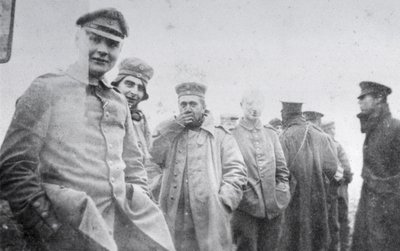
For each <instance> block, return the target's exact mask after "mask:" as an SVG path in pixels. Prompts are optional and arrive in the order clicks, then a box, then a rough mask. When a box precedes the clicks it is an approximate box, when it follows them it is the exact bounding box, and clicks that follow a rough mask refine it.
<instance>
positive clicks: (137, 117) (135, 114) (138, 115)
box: [131, 109, 144, 121]
mask: <svg viewBox="0 0 400 251" xmlns="http://www.w3.org/2000/svg"><path fill="white" fill-rule="evenodd" d="M143 116H144V114H143V112H142V111H141V110H139V109H132V110H131V117H132V119H133V120H134V121H141V120H142V119H143Z"/></svg>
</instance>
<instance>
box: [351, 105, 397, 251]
mask: <svg viewBox="0 0 400 251" xmlns="http://www.w3.org/2000/svg"><path fill="white" fill-rule="evenodd" d="M358 117H359V119H360V121H361V131H362V132H363V133H365V134H366V136H365V141H364V147H363V154H364V161H363V169H362V174H361V176H362V178H363V179H364V183H363V186H362V190H361V198H360V201H359V204H358V209H357V213H356V219H355V225H354V234H353V244H352V250H399V247H400V213H399V208H400V121H399V120H398V119H395V118H392V115H391V113H390V111H389V107H388V105H387V104H381V106H380V107H379V108H378V109H377V110H376V111H375V112H374V113H372V114H371V115H366V114H359V115H358Z"/></svg>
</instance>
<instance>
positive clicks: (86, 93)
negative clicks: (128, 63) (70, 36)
mask: <svg viewBox="0 0 400 251" xmlns="http://www.w3.org/2000/svg"><path fill="white" fill-rule="evenodd" d="M76 24H77V34H76V45H77V48H78V52H79V57H78V59H77V61H76V63H74V64H73V65H71V66H70V67H69V68H68V69H67V70H66V71H62V72H59V73H49V74H46V75H42V76H40V77H38V78H36V79H35V80H34V81H33V83H32V84H31V85H30V87H29V88H28V89H27V91H26V92H25V93H24V94H23V95H22V97H20V98H19V99H18V101H17V104H16V111H15V115H14V117H13V119H12V122H11V125H10V127H9V129H8V132H7V135H6V137H5V139H4V142H3V145H2V147H1V151H0V164H1V169H0V184H1V189H0V191H1V196H2V197H3V198H6V199H7V200H8V201H9V203H10V206H11V209H12V211H13V212H14V214H15V216H16V218H17V220H18V221H19V222H20V223H21V224H22V225H23V226H24V228H25V233H26V235H27V236H28V238H29V240H30V242H31V244H32V245H33V246H34V247H32V249H34V250H36V249H37V250H117V249H118V250H132V249H136V248H137V249H140V250H154V249H156V250H174V247H173V243H172V240H171V238H170V234H169V231H168V227H167V225H166V222H165V220H164V218H163V215H162V212H161V211H160V210H159V209H158V207H157V206H156V205H155V204H154V203H153V202H152V201H151V199H150V198H149V196H148V188H147V176H146V172H145V170H144V168H143V163H142V159H143V158H142V154H141V153H140V151H139V149H138V147H137V142H136V138H135V135H134V131H133V126H132V123H131V115H130V112H129V109H128V104H127V102H126V99H125V98H124V97H123V96H122V95H121V94H119V93H118V92H117V91H115V90H114V89H113V88H112V86H111V85H110V84H108V83H107V81H106V80H105V79H104V74H105V73H106V72H108V71H109V70H111V68H112V67H113V66H114V65H115V62H116V60H117V58H118V56H119V54H120V51H121V48H122V43H123V40H124V38H125V37H126V36H127V35H128V27H127V25H126V22H125V19H124V17H123V15H122V14H121V13H120V12H119V11H117V10H115V9H112V8H109V9H101V10H97V11H94V12H91V13H87V14H85V15H83V16H81V17H80V18H79V19H78V20H77V21H76Z"/></svg>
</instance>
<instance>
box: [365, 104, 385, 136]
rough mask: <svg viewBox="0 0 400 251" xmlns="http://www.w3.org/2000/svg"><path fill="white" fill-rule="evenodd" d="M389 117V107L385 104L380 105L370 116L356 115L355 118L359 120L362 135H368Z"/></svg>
mask: <svg viewBox="0 0 400 251" xmlns="http://www.w3.org/2000/svg"><path fill="white" fill-rule="evenodd" d="M391 116H392V114H391V113H390V109H389V105H388V104H386V103H384V104H381V105H380V106H379V107H378V108H377V109H376V110H375V111H373V112H372V113H371V114H365V113H359V114H357V117H358V118H359V119H360V123H361V132H362V133H368V132H370V131H372V130H374V129H375V128H376V127H377V126H378V124H380V123H383V122H384V121H385V120H386V119H387V118H391Z"/></svg>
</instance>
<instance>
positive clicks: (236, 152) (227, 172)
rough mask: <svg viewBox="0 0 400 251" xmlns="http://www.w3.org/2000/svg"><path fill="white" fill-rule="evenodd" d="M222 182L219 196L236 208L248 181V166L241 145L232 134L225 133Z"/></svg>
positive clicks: (222, 152)
mask: <svg viewBox="0 0 400 251" xmlns="http://www.w3.org/2000/svg"><path fill="white" fill-rule="evenodd" d="M221 161H222V184H221V187H220V191H219V196H220V199H221V200H222V202H223V203H224V204H225V205H226V206H228V207H229V209H230V210H232V211H233V210H235V209H236V208H237V207H238V205H239V202H240V201H241V199H242V196H243V188H244V186H245V185H246V183H247V168H246V167H245V164H244V160H243V156H242V154H241V152H240V149H239V146H238V145H237V143H236V141H235V139H234V138H233V136H232V135H230V134H227V133H225V136H224V137H223V139H222V142H221Z"/></svg>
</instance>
